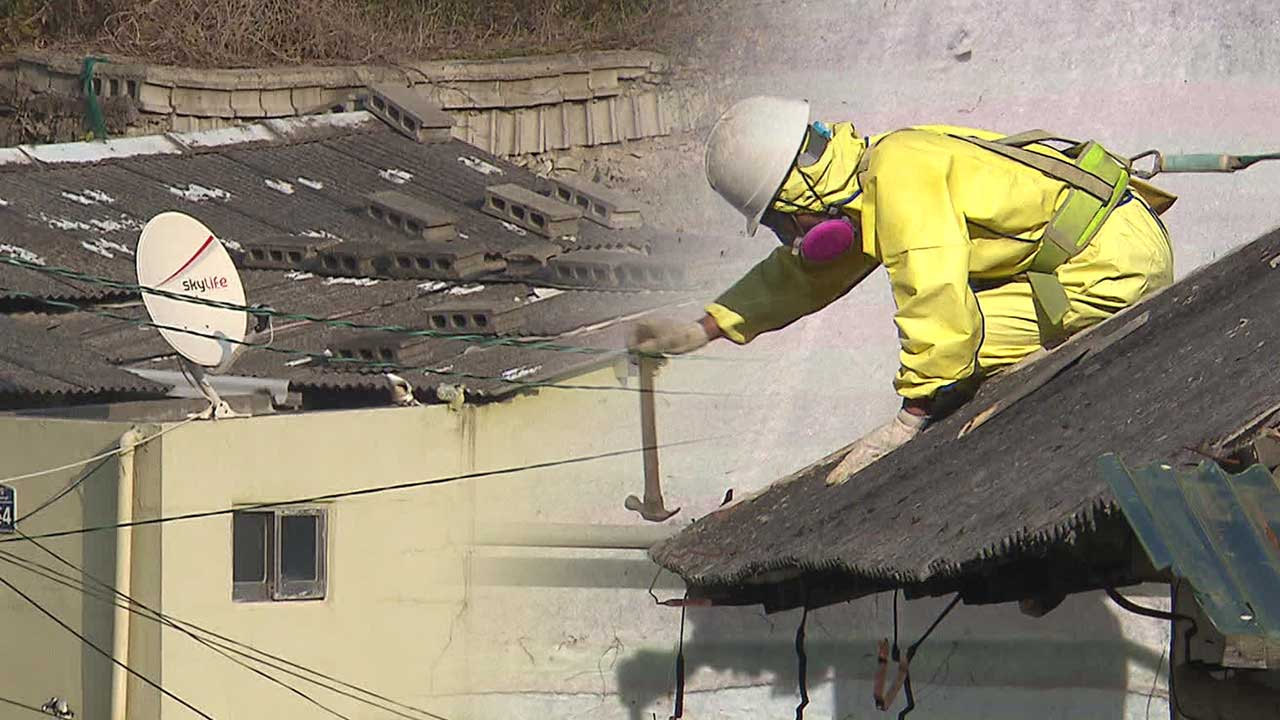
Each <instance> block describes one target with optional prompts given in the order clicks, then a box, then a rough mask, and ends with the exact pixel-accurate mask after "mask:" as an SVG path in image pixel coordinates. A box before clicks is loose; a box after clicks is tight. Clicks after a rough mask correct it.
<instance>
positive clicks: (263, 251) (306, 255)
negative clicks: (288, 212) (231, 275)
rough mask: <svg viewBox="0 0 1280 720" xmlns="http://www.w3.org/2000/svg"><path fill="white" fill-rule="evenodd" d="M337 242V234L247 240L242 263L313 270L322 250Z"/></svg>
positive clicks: (272, 267)
mask: <svg viewBox="0 0 1280 720" xmlns="http://www.w3.org/2000/svg"><path fill="white" fill-rule="evenodd" d="M338 244H340V241H339V240H337V239H336V238H323V237H308V236H299V235H274V236H270V237H265V238H260V239H255V240H253V241H252V242H250V243H246V247H245V249H244V253H243V256H242V257H241V259H240V264H241V266H242V267H245V268H249V269H254V270H305V271H313V270H315V269H317V266H318V265H319V263H320V260H319V253H320V251H322V250H324V249H326V248H330V247H333V246H335V245H338Z"/></svg>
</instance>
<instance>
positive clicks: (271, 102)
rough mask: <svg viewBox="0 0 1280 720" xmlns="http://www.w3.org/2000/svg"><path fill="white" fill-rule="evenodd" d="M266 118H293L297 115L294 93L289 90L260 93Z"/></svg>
mask: <svg viewBox="0 0 1280 720" xmlns="http://www.w3.org/2000/svg"><path fill="white" fill-rule="evenodd" d="M258 102H259V103H261V105H262V114H263V115H264V116H265V117H273V118H278V117H292V116H293V115H295V114H297V109H296V108H294V106H293V92H292V91H290V90H287V89H273V90H262V91H260V92H259V93H258Z"/></svg>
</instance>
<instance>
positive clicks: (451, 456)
mask: <svg viewBox="0 0 1280 720" xmlns="http://www.w3.org/2000/svg"><path fill="white" fill-rule="evenodd" d="M578 381H579V382H581V383H584V384H596V385H603V384H609V383H612V384H615V385H616V384H617V382H618V381H617V378H616V376H615V375H614V373H613V371H612V370H605V371H601V372H598V373H594V374H592V375H589V376H585V377H583V378H580V379H579V380H578ZM637 418H638V405H637V396H636V395H634V394H632V393H603V392H602V393H596V392H568V391H555V390H548V391H544V392H542V393H540V394H539V395H537V396H533V397H523V398H517V399H514V400H511V401H509V402H504V403H499V404H494V405H489V406H482V407H478V408H466V409H464V410H462V411H460V412H459V411H453V410H450V409H448V408H445V407H440V406H433V407H423V408H387V409H377V410H360V411H343V412H336V411H335V412H318V413H310V414H306V415H299V416H274V417H260V418H253V419H237V420H229V421H220V422H216V423H200V424H195V425H190V426H187V427H183V428H180V429H178V430H176V431H174V432H173V433H171V434H170V435H167V436H166V437H165V438H164V439H163V441H162V442H163V444H162V453H163V475H162V480H161V484H162V486H163V494H162V502H161V508H162V510H163V513H164V514H165V515H169V516H171V515H178V514H184V513H192V512H202V511H207V510H216V509H220V508H227V507H232V506H235V505H239V504H249V503H258V502H277V501H281V500H288V499H296V498H301V497H307V496H314V495H321V494H325V493H332V492H341V491H346V490H351V489H355V488H360V487H367V486H374V485H391V484H396V483H405V482H412V481H416V480H423V479H429V478H433V477H442V476H449V475H455V474H459V473H466V472H471V471H485V470H494V469H501V468H506V467H513V466H520V465H526V464H530V463H540V462H546V461H554V460H560V459H564V458H567V457H573V456H582V455H587V454H592V453H600V452H609V451H614V450H618V449H626V448H638V446H639V445H640V437H639V426H638V424H637V422H638V420H637ZM640 468H641V459H640V456H639V454H638V453H636V454H633V455H629V456H624V457H621V458H616V459H610V460H601V461H594V462H590V463H583V464H580V465H569V466H564V467H560V468H554V469H545V470H539V471H534V472H526V473H521V474H519V475H512V476H495V477H486V478H481V479H477V480H474V481H468V482H463V483H454V484H449V485H440V486H434V487H424V488H419V489H413V490H407V491H398V492H391V493H384V494H377V495H370V496H365V497H358V498H351V499H343V500H339V501H336V502H334V503H332V504H331V505H330V516H329V523H330V526H329V584H328V596H327V597H326V598H325V599H324V600H323V601H314V602H313V601H301V602H289V603H235V602H232V600H231V553H230V550H231V538H230V527H231V522H230V518H229V517H228V516H219V517H214V518H208V519H198V520H191V521H184V522H174V523H166V524H164V525H163V527H162V530H161V532H162V534H163V558H162V560H161V561H160V567H161V573H160V577H161V578H162V585H163V597H164V609H165V611H166V612H168V613H171V614H172V615H174V616H176V617H179V618H183V619H189V620H194V621H196V622H199V623H200V624H201V625H204V626H206V627H209V628H210V629H213V630H216V631H218V632H221V633H224V634H227V635H230V636H233V637H235V638H236V639H238V640H241V641H244V642H247V643H250V644H252V645H253V646H254V647H258V648H261V649H264V650H268V651H270V652H272V653H275V654H279V655H283V656H285V657H288V658H290V659H293V660H295V661H298V662H302V663H303V664H306V665H308V666H311V667H314V668H315V669H317V670H321V671H323V672H325V673H328V674H331V675H334V676H336V677H339V678H342V679H344V680H347V681H349V682H353V683H356V684H359V685H363V686H365V687H368V688H369V689H372V690H375V691H378V692H381V693H383V694H387V695H389V696H391V697H394V698H395V699H397V700H401V701H404V702H407V703H410V704H413V705H417V706H420V707H426V708H428V709H431V710H433V711H436V712H441V713H442V714H447V715H449V717H451V718H462V717H471V716H472V715H470V713H468V712H467V710H466V705H467V703H465V702H463V701H462V700H459V699H458V698H460V696H463V695H465V694H467V693H469V692H488V691H491V690H496V689H505V688H508V687H511V680H510V678H511V677H514V676H518V675H519V674H518V672H517V671H518V670H519V668H518V667H514V668H511V667H508V660H510V659H511V652H512V650H513V649H514V647H513V646H508V645H506V644H505V642H504V639H505V638H506V637H507V635H508V633H507V632H505V631H504V630H503V628H505V627H506V626H507V625H508V624H510V623H512V622H518V623H520V624H521V626H524V624H525V623H526V622H528V621H530V618H529V617H528V615H527V612H513V610H514V608H515V607H523V608H525V609H526V610H527V609H528V608H529V603H528V601H529V596H528V594H527V593H525V594H520V593H516V594H512V593H510V592H509V589H504V588H498V589H497V592H498V596H499V599H497V600H493V599H490V600H489V601H487V602H486V600H485V599H484V592H483V591H482V590H481V589H480V588H477V587H473V586H472V583H471V576H472V574H473V573H474V572H475V571H476V569H477V565H475V564H467V563H466V562H465V561H464V558H465V559H469V558H470V556H471V555H472V552H471V551H469V550H468V551H464V550H463V545H464V544H465V543H466V542H468V539H469V538H470V537H471V534H472V530H473V526H474V525H475V524H478V523H493V522H504V521H507V520H521V521H525V522H529V521H539V520H541V521H552V520H554V521H560V522H565V521H574V522H598V521H600V520H602V519H604V518H601V517H599V514H598V513H596V514H594V516H593V513H592V512H591V510H592V505H591V503H592V502H595V501H597V500H598V498H600V497H609V498H610V502H613V503H614V504H616V505H617V506H618V507H619V508H621V502H622V495H623V494H624V490H625V491H630V492H634V491H638V488H637V487H636V485H637V481H638V478H639V477H640ZM154 481H155V478H146V479H145V480H144V479H141V478H140V485H147V486H148V487H150V486H151V484H152V483H154ZM615 495H616V497H614V496H615ZM624 512H625V511H624ZM553 516H554V517H553ZM610 519H611V520H616V519H617V518H610ZM622 519H623V520H625V518H622ZM630 562H631V563H632V564H633V565H635V566H638V567H645V572H648V568H649V567H651V566H648V565H647V564H646V563H645V561H644V560H643V556H642V555H641V554H638V553H637V554H635V557H633V558H632V559H631V561H630ZM478 567H479V571H480V572H481V573H482V574H483V573H485V572H487V571H492V570H493V568H494V567H495V566H494V565H493V564H487V565H486V564H484V563H483V561H481V562H480V564H479V566H478ZM498 572H502V570H501V566H500V565H499V566H498ZM579 572H581V569H580V570H579ZM486 577H487V578H488V579H487V580H486V582H490V583H492V581H493V578H492V577H488V576H486ZM649 579H650V578H649V577H646V578H645V579H644V584H647V583H648V580H649ZM499 584H502V583H499ZM464 597H465V598H468V599H469V601H466V602H464ZM646 597H647V596H646ZM476 603H480V605H479V606H478V605H477V604H476ZM479 608H483V611H479ZM547 610H548V611H549V612H550V613H551V617H553V618H556V615H557V614H556V613H555V611H554V609H552V608H547ZM556 620H557V622H562V621H569V620H567V619H565V618H556ZM533 622H536V619H534V620H533ZM495 641H496V642H495ZM476 642H479V643H480V644H479V646H478V647H479V650H480V654H479V655H476V654H475V652H474V651H473V648H475V647H476V646H475V643H476ZM515 652H517V653H518V652H519V651H518V650H515ZM162 655H163V664H164V670H165V674H164V679H165V687H166V688H167V689H169V690H171V691H173V692H175V693H177V694H178V695H179V696H181V697H183V698H185V699H187V700H188V701H190V702H192V703H193V704H195V705H196V706H198V707H200V708H201V709H203V710H204V711H205V712H208V713H210V714H212V715H214V716H215V717H224V716H225V717H269V716H272V715H273V714H279V715H280V716H284V715H287V714H289V713H297V712H302V711H304V710H305V711H306V712H313V711H315V708H313V707H311V708H309V706H307V705H306V704H305V701H303V700H301V699H300V698H298V697H297V696H296V695H292V694H290V693H288V692H286V691H284V690H282V689H280V688H278V687H274V686H272V685H270V684H269V683H268V682H267V681H265V680H263V679H261V678H259V677H256V676H253V675H251V674H250V673H248V672H247V671H246V670H244V669H242V668H240V667H237V666H235V665H233V664H231V663H229V662H226V661H225V660H222V659H220V658H217V657H216V656H212V655H211V654H210V653H209V651H208V650H207V649H205V648H203V647H200V646H198V645H196V644H194V643H192V642H191V641H189V640H188V639H186V638H184V637H181V636H180V635H178V634H176V633H174V632H173V631H169V630H166V631H165V633H164V642H163V650H162ZM520 657H521V658H523V655H521V656H520ZM594 663H595V661H594V658H593V659H592V660H591V662H590V665H589V667H594ZM579 664H581V663H579ZM571 669H574V670H576V669H578V668H577V667H576V666H575V667H573V668H571ZM290 683H291V684H297V683H296V681H294V680H290ZM298 687H300V688H302V689H306V690H308V691H311V690H313V688H307V687H306V686H305V685H298ZM232 689H235V691H232ZM142 694H143V695H154V691H146V690H144V691H143V692H142ZM316 696H317V699H320V700H322V701H323V702H325V703H326V704H332V706H333V707H334V708H335V709H337V710H339V711H340V712H344V713H348V712H354V713H356V714H355V715H353V717H361V716H362V715H360V714H359V713H360V712H362V711H368V712H372V710H370V709H367V708H365V709H364V710H362V708H361V706H359V705H356V704H353V703H352V701H350V700H348V699H344V698H338V697H335V696H333V695H331V694H329V693H327V692H325V691H322V690H317V691H316ZM164 704H165V707H166V711H165V714H164V717H169V716H170V713H171V712H172V713H173V716H175V717H177V716H179V715H180V713H179V712H178V711H179V710H180V708H177V707H176V706H174V703H172V702H171V701H168V700H166V701H165V703H164ZM170 706H174V707H172V708H171V707H170ZM308 708H309V709H308Z"/></svg>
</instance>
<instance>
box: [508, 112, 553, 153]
mask: <svg viewBox="0 0 1280 720" xmlns="http://www.w3.org/2000/svg"><path fill="white" fill-rule="evenodd" d="M514 115H515V128H514V132H513V135H514V137H515V150H514V152H513V153H512V154H513V155H530V154H533V153H541V152H544V151H545V150H546V145H545V144H544V143H543V129H542V108H520V109H519V110H516V111H515V112H514Z"/></svg>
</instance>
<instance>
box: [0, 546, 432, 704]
mask: <svg viewBox="0 0 1280 720" xmlns="http://www.w3.org/2000/svg"><path fill="white" fill-rule="evenodd" d="M31 542H32V544H33V545H35V546H36V547H38V548H40V549H41V550H43V551H44V552H45V553H47V554H49V555H50V556H52V557H53V558H54V559H56V560H58V561H59V562H60V563H62V564H64V565H66V566H67V567H69V568H71V569H72V570H75V571H77V572H79V573H81V574H82V575H83V576H84V577H86V578H88V579H89V580H90V581H91V582H92V583H93V584H94V585H96V586H97V587H98V588H100V589H97V590H95V589H91V588H90V587H88V586H87V585H86V584H85V583H84V582H83V581H82V580H80V579H78V578H75V577H73V576H71V575H67V574H66V573H62V572H60V571H58V570H55V569H53V568H50V567H49V566H47V565H42V564H41V563H38V562H35V561H33V560H28V559H26V558H21V557H19V556H17V555H14V554H12V553H9V552H5V551H0V562H8V563H10V564H12V565H16V566H17V567H21V568H23V569H24V570H27V571H28V572H31V573H33V574H36V575H39V576H41V577H44V578H45V579H46V580H49V581H50V582H54V583H56V584H59V585H62V586H64V587H68V588H71V589H73V590H77V591H79V592H81V593H83V594H84V595H86V596H88V597H93V598H96V599H98V600H101V601H103V602H106V603H109V604H111V605H113V606H114V607H118V608H120V609H123V610H127V611H128V612H130V613H133V614H135V615H137V616H139V617H142V618H145V619H147V620H150V621H152V622H156V623H158V624H160V625H163V626H165V627H169V628H172V629H174V630H177V631H178V632H181V633H183V634H184V635H187V636H188V637H190V638H191V639H192V640H194V641H195V642H197V643H199V644H201V645H203V646H205V647H207V648H208V649H210V650H213V651H214V652H217V653H218V654H219V655H222V656H223V657H225V658H227V659H228V660H230V661H231V662H234V663H236V664H237V665H240V666H242V667H244V668H245V669H247V670H249V671H251V672H254V673H256V674H258V675H261V676H263V677H265V678H266V679H268V680H270V681H271V682H273V683H275V684H277V685H280V686H281V687H283V688H285V689H287V690H289V691H290V692H291V693H293V694H296V695H299V696H300V697H302V698H304V699H305V700H307V701H308V702H310V703H311V704H314V705H316V706H317V707H320V708H321V709H323V710H325V711H327V712H329V713H330V714H332V715H335V716H337V717H344V718H345V717H346V716H344V715H342V714H341V713H338V712H337V711H335V710H333V709H332V708H329V707H327V706H325V705H323V704H322V703H320V702H319V701H317V700H315V699H314V698H312V697H311V696H309V695H307V694H306V693H303V692H302V691H301V690H298V689H297V688H294V687H292V686H290V685H288V684H287V683H284V682H283V681H281V680H280V679H279V678H276V677H273V676H271V675H269V674H266V673H265V672H263V671H262V670H260V669H259V668H256V667H253V666H250V665H248V664H247V663H245V662H244V661H242V660H240V659H238V658H236V657H232V654H234V655H238V656H240V657H243V658H245V659H247V660H251V661H253V662H256V663H259V664H261V665H264V666H266V667H268V668H271V669H273V670H276V671H277V672H281V673H283V674H285V675H289V676H291V677H295V678H297V679H300V680H303V681H305V682H307V683H310V684H312V685H315V686H317V687H320V688H323V689H325V690H329V691H331V692H334V693H336V694H339V695H342V696H344V697H347V698H350V699H352V700H355V701H357V702H360V703H363V704H365V705H369V706H370V707H374V708H377V709H379V710H383V711H385V712H389V713H392V714H394V715H397V716H399V717H403V718H406V719H407V720H419V716H425V717H428V718H432V719H433V720H447V719H446V718H444V717H443V716H440V715H437V714H435V713H432V712H430V711H429V710H424V709H422V708H417V707H414V706H412V705H406V704H404V703H401V702H398V701H396V700H392V699H390V698H387V697H385V696H382V695H379V694H378V693H375V692H373V691H370V690H366V689H364V688H361V687H359V686H357V685H352V684H350V683H346V682H344V681H341V680H338V679H337V678H333V677H330V676H328V675H325V674H324V673H321V672H319V671H317V670H313V669H311V668H308V667H306V666H304V665H299V664H297V663H294V662H292V661H290V660H287V659H285V658H281V657H278V656H275V655H272V654H271V653H267V652H265V651H262V650H258V649H257V648H253V647H252V646H249V645H247V644H245V643H242V642H240V641H238V640H235V639H233V638H229V637H226V636H224V635H220V634H219V633H216V632H214V631H212V630H209V629H207V628H203V627H201V626H199V625H197V624H195V623H192V622H189V621H185V620H181V619H179V618H176V617H174V616H172V615H167V614H165V613H162V612H160V611H158V610H155V609H153V608H150V607H148V606H147V605H146V604H144V603H142V602H140V601H138V600H136V599H135V598H132V597H129V596H128V595H126V594H124V593H122V592H120V591H119V590H116V589H115V588H114V587H112V586H111V585H110V584H108V583H106V582H105V581H103V580H100V579H98V578H96V577H94V576H93V575H92V574H91V573H89V572H87V571H85V570H84V569H82V568H80V567H78V566H77V565H75V564H74V563H72V562H71V561H69V560H67V559H66V558H64V557H62V556H61V555H58V554H57V553H55V552H54V551H52V550H50V549H49V548H48V547H46V546H44V545H42V544H41V543H39V542H37V541H34V540H32V541H31ZM112 596H115V597H116V598H120V600H123V601H124V602H120V601H117V600H115V599H113V597H112ZM197 632H198V633H201V634H203V635H207V636H209V637H201V636H200V635H197V634H196V633H197ZM210 638H213V639H210ZM253 653H256V655H255V654H253ZM258 655H260V656H262V657H258ZM263 657H265V658H267V660H264V659H262V658H263ZM272 661H274V662H272ZM276 663H279V664H276ZM286 665H287V666H291V667H296V668H298V669H299V670H302V671H305V672H308V673H311V674H313V675H316V676H317V677H320V678H323V679H324V680H329V681H331V682H334V683H336V684H338V685H342V686H345V687H349V688H352V689H353V690H356V691H358V692H360V693H363V694H365V695H368V696H369V697H372V698H376V699H378V700H381V701H383V702H386V703H389V704H391V705H396V706H399V707H402V708H405V709H408V710H412V711H414V712H416V713H418V716H414V715H407V714H405V713H403V712H400V711H398V710H396V709H394V708H389V707H385V706H383V705H380V704H378V703H376V702H372V701H370V700H369V699H367V698H365V697H360V696H358V695H356V694H354V693H351V692H346V691H344V690H342V689H340V688H336V687H334V686H332V685H329V684H326V683H325V682H321V681H319V680H315V679H314V678H311V677H308V676H306V675H303V674H301V673H299V672H295V671H293V670H290V669H288V668H287V667H285V666H286Z"/></svg>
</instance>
